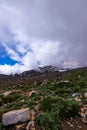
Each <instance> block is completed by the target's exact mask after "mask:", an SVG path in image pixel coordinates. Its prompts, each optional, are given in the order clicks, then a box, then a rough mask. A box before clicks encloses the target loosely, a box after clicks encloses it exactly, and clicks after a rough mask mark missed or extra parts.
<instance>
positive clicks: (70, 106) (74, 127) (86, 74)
mask: <svg viewBox="0 0 87 130" xmlns="http://www.w3.org/2000/svg"><path fill="white" fill-rule="evenodd" d="M25 108H29V109H30V110H31V113H32V111H33V114H31V116H30V118H29V119H28V120H26V121H23V122H20V120H19V121H18V122H17V123H12V124H11V122H10V115H9V116H7V117H6V119H7V120H8V121H7V122H9V125H8V123H7V122H5V123H7V125H6V124H4V125H3V121H2V119H3V118H4V116H5V115H4V113H7V112H10V111H14V110H20V109H21V110H23V109H25ZM3 115H4V116H3ZM11 116H12V115H11ZM21 118H22V115H21ZM17 119H18V118H17ZM17 119H16V120H17ZM3 120H5V118H4V119H3ZM13 121H14V119H13ZM28 123H30V124H29V125H28ZM27 125H28V126H27ZM26 126H27V127H28V128H27V127H26ZM0 129H1V130H87V68H86V67H85V68H78V69H72V70H67V71H64V72H60V71H59V70H58V69H57V68H54V67H45V68H40V69H39V70H30V71H26V72H23V73H21V74H15V75H0Z"/></svg>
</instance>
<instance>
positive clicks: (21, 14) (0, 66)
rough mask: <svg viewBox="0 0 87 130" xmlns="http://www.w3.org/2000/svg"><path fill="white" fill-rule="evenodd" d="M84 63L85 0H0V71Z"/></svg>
mask: <svg viewBox="0 0 87 130" xmlns="http://www.w3.org/2000/svg"><path fill="white" fill-rule="evenodd" d="M46 65H54V66H61V67H65V68H66V67H68V68H71V67H73V68H75V67H80V66H87V0H0V73H1V74H12V73H13V74H14V73H21V72H23V71H26V70H30V69H36V68H37V67H39V66H46Z"/></svg>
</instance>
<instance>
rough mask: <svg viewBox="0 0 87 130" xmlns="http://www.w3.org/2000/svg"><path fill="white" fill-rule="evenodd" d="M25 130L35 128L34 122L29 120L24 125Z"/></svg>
mask: <svg viewBox="0 0 87 130" xmlns="http://www.w3.org/2000/svg"><path fill="white" fill-rule="evenodd" d="M26 130H35V122H34V121H30V122H29V123H28V125H27V127H26Z"/></svg>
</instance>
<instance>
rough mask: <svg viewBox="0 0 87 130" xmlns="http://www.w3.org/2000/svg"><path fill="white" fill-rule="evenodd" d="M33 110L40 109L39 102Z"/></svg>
mask: <svg viewBox="0 0 87 130" xmlns="http://www.w3.org/2000/svg"><path fill="white" fill-rule="evenodd" d="M34 110H35V111H39V110H40V103H39V104H37V105H36V106H35V107H34Z"/></svg>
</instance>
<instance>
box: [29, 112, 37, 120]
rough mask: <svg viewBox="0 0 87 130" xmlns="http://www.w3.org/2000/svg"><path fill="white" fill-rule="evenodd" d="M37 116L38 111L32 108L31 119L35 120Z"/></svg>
mask: <svg viewBox="0 0 87 130" xmlns="http://www.w3.org/2000/svg"><path fill="white" fill-rule="evenodd" d="M35 118H36V112H35V111H34V110H31V112H30V120H31V121H34V120H35Z"/></svg>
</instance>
